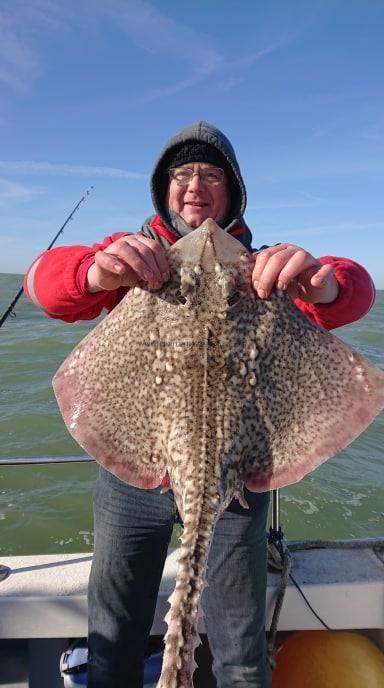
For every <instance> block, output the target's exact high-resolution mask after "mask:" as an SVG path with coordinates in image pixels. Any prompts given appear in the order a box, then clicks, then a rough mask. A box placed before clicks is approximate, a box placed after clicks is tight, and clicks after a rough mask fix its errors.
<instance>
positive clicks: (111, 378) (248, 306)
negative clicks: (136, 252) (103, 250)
mask: <svg viewBox="0 0 384 688" xmlns="http://www.w3.org/2000/svg"><path fill="white" fill-rule="evenodd" d="M169 259H170V268H171V277H170V280H169V281H168V282H167V283H166V284H165V285H163V287H162V288H161V289H160V290H158V291H154V290H151V288H150V287H148V286H143V287H141V286H136V287H135V288H134V289H132V290H131V291H130V292H129V293H128V294H127V296H126V297H125V298H124V299H123V301H121V303H120V304H119V305H118V306H117V307H116V308H115V309H114V310H113V312H112V313H111V314H110V315H109V316H108V317H107V318H105V320H104V321H103V322H101V323H100V324H99V325H98V326H97V327H96V328H95V329H94V330H93V331H92V332H91V333H90V334H89V335H87V337H86V338H85V339H84V340H83V341H82V342H81V343H80V344H79V345H78V346H77V347H76V349H75V350H74V351H73V352H72V353H71V354H70V356H69V357H68V358H67V359H66V361H65V362H64V363H63V364H62V366H61V367H60V369H59V370H58V372H57V373H56V375H55V378H54V382H53V386H54V390H55V393H56V396H57V399H58V403H59V406H60V410H61V413H62V415H63V418H64V421H65V423H66V425H67V427H68V429H69V431H70V432H71V434H72V435H73V437H74V438H75V439H76V440H77V442H78V443H79V444H80V446H82V447H83V448H84V449H85V451H87V452H88V453H89V454H90V455H91V456H93V457H94V458H95V459H96V460H97V461H99V462H100V463H101V464H102V465H103V466H104V467H105V468H107V469H108V470H110V471H111V472H112V473H114V474H115V475H116V476H118V477H119V478H121V479H122V480H125V481H126V482H128V483H130V484H132V485H135V486H137V487H142V488H153V487H156V486H157V485H159V484H160V483H161V482H163V484H165V483H167V482H168V481H169V485H170V487H171V489H172V490H173V491H174V494H175V499H176V503H177V506H178V509H179V511H180V513H181V515H182V518H183V521H184V531H183V535H182V538H181V547H180V559H179V569H178V574H177V579H176V586H175V590H174V592H173V594H172V596H171V600H170V601H171V607H170V610H169V612H168V614H167V617H166V620H167V623H168V631H167V634H166V637H165V653H164V661H163V669H162V674H161V678H160V681H159V684H158V688H191V686H192V685H193V684H192V674H193V671H194V668H195V663H194V650H195V647H196V645H197V642H198V635H197V619H198V614H199V604H200V596H201V592H202V589H203V587H204V583H205V569H206V562H207V557H208V552H209V546H210V542H211V539H212V533H213V529H214V527H215V523H216V521H217V519H218V518H219V516H220V514H221V513H222V512H223V510H224V509H225V508H226V507H227V505H228V504H229V503H230V501H231V500H232V498H233V497H234V496H237V497H238V499H239V500H240V501H241V502H242V503H243V505H244V497H243V487H244V484H245V485H246V486H247V488H248V489H250V490H254V491H264V490H268V489H271V488H276V487H281V486H283V485H287V484H290V483H292V482H295V481H297V480H299V479H300V478H301V477H303V476H304V475H305V474H306V473H308V472H310V471H311V470H313V469H314V468H315V467H316V466H318V465H319V464H320V463H322V462H323V461H325V460H326V459H328V458H329V457H331V456H333V455H334V454H336V453H337V452H339V451H340V450H341V449H342V448H343V447H345V446H346V445H347V444H349V443H350V442H351V441H352V440H353V439H354V438H355V437H356V436H357V435H358V434H359V433H360V432H362V430H363V429H364V428H365V427H366V426H367V425H368V424H369V423H370V422H371V421H372V420H373V418H374V417H375V415H376V414H377V413H378V412H379V411H380V409H381V408H382V407H383V406H384V373H382V372H381V371H379V370H378V369H377V368H375V367H374V366H373V365H372V364H371V363H370V362H369V361H367V360H366V359H364V358H363V357H362V356H361V355H360V354H359V353H357V352H355V351H352V350H351V349H350V348H349V347H347V346H346V345H345V344H343V343H342V342H341V341H340V340H338V339H337V338H336V337H334V336H333V335H332V334H330V333H328V332H326V331H325V330H322V329H320V328H319V327H317V326H316V325H314V324H313V323H312V322H310V321H309V320H308V319H307V318H306V316H305V315H304V314H303V313H301V312H300V311H299V310H297V309H296V307H295V306H294V305H293V304H292V302H291V300H290V298H289V297H288V296H287V295H286V294H284V293H283V292H276V291H275V292H273V293H272V294H271V295H270V297H269V299H267V300H263V299H260V298H258V296H257V293H256V292H255V291H254V289H253V288H252V285H251V269H252V268H251V261H249V258H248V255H247V252H246V251H245V249H244V247H243V246H242V245H241V244H240V243H239V242H238V241H237V240H236V239H234V238H233V237H231V236H230V235H229V234H227V233H225V232H224V231H222V230H221V229H220V228H219V227H218V226H217V225H216V224H215V223H214V222H213V220H207V221H206V222H205V223H204V224H203V225H202V226H201V227H200V228H199V229H196V230H195V231H194V232H192V233H191V234H189V235H188V236H186V237H184V238H182V239H180V240H179V241H178V242H177V243H176V244H175V245H174V246H173V247H172V248H171V249H170V250H169ZM166 477H167V479H166Z"/></svg>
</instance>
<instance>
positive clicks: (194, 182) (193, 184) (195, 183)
mask: <svg viewBox="0 0 384 688" xmlns="http://www.w3.org/2000/svg"><path fill="white" fill-rule="evenodd" d="M202 186H204V184H203V182H202V181H201V178H200V173H199V172H194V173H193V175H192V177H191V180H190V182H189V183H188V189H192V190H194V189H196V188H200V187H202Z"/></svg>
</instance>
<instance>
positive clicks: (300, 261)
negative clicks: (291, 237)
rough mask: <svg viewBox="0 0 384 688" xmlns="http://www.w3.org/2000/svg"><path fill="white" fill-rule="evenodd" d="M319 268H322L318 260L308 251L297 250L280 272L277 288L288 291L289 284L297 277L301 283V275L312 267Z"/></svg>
mask: <svg viewBox="0 0 384 688" xmlns="http://www.w3.org/2000/svg"><path fill="white" fill-rule="evenodd" d="M317 266H320V263H319V261H318V260H316V258H314V257H313V256H312V255H311V254H310V253H308V252H307V251H304V249H297V248H296V250H295V252H294V253H293V255H291V257H290V258H289V260H288V261H287V262H286V264H285V265H284V266H283V267H282V269H281V271H280V274H279V276H278V279H277V287H278V288H279V289H286V288H287V286H288V284H289V283H290V282H291V281H292V280H293V279H295V278H296V277H298V278H299V281H300V274H301V273H303V272H305V271H306V270H308V269H309V268H311V267H315V268H316V267H317Z"/></svg>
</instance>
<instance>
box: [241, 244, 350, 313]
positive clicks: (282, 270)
mask: <svg viewBox="0 0 384 688" xmlns="http://www.w3.org/2000/svg"><path fill="white" fill-rule="evenodd" d="M251 260H252V261H254V262H255V265H254V268H253V272H252V283H253V286H254V289H255V291H257V293H258V295H259V296H260V298H262V299H266V298H267V297H268V296H269V294H270V293H271V290H272V288H273V286H274V285H276V287H277V288H278V289H283V290H286V291H287V293H288V294H289V295H290V296H291V298H297V297H298V298H299V299H301V300H302V301H306V302H307V303H331V302H332V301H334V300H335V299H336V297H337V295H338V293H339V286H338V284H337V281H336V279H335V277H334V275H333V268H332V265H322V264H321V263H319V261H318V260H316V258H314V257H313V256H311V254H310V253H308V252H307V251H305V250H304V249H302V248H300V247H299V246H295V245H294V244H279V245H278V246H272V247H271V248H266V249H262V250H261V251H258V252H257V253H254V254H252V256H251Z"/></svg>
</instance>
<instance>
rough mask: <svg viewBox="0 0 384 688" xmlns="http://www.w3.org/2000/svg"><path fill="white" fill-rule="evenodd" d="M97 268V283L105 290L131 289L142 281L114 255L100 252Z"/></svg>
mask: <svg viewBox="0 0 384 688" xmlns="http://www.w3.org/2000/svg"><path fill="white" fill-rule="evenodd" d="M95 266H96V269H97V273H96V274H95V276H94V279H95V282H97V284H98V285H99V286H100V287H103V288H104V289H113V288H117V287H120V286H125V287H131V286H134V285H135V284H137V282H138V281H139V279H140V278H139V276H138V275H137V274H136V272H135V271H134V270H133V269H132V268H131V267H130V266H129V265H127V264H126V263H124V262H123V261H121V260H120V259H119V258H118V257H116V256H115V255H114V254H112V253H106V252H105V251H98V252H97V253H96V254H95Z"/></svg>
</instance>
